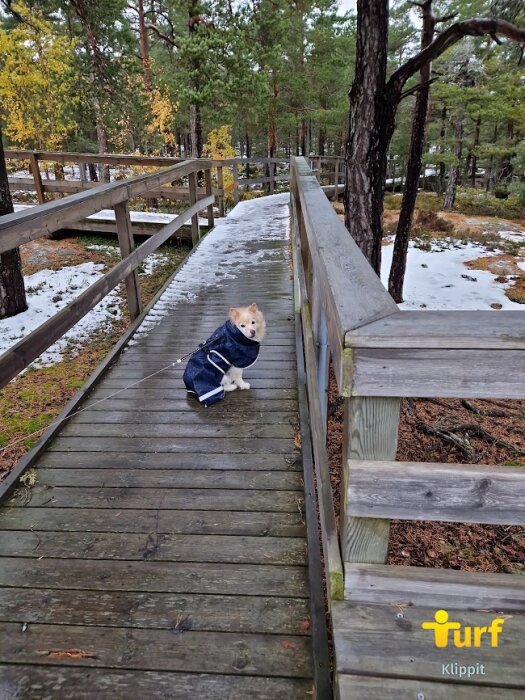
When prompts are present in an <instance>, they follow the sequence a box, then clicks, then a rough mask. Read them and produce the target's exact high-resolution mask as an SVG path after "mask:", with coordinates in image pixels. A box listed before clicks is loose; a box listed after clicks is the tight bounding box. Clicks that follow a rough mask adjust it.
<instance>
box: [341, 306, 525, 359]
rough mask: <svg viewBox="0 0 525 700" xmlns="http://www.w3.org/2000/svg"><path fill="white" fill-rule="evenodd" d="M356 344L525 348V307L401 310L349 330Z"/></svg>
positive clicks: (349, 340)
mask: <svg viewBox="0 0 525 700" xmlns="http://www.w3.org/2000/svg"><path fill="white" fill-rule="evenodd" d="M345 345H346V346H347V347H353V348H367V347H372V348H373V347H375V348H377V347H381V348H427V349H430V348H435V349H440V348H444V349H446V350H451V349H458V350H459V349H469V350H482V349H487V350H513V349H524V348H525V319H524V318H523V312H522V311H519V310H518V311H515V310H510V309H509V310H507V309H505V310H502V311H498V312H497V313H494V311H401V312H400V313H398V314H395V315H393V316H389V317H387V318H383V319H380V320H378V321H374V322H372V323H369V324H367V325H365V326H362V327H361V328H358V329H357V330H355V331H349V332H348V333H347V335H346V338H345Z"/></svg>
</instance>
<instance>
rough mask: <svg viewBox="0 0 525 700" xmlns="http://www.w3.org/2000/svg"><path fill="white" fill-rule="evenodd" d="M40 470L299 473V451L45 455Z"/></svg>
mask: <svg viewBox="0 0 525 700" xmlns="http://www.w3.org/2000/svg"><path fill="white" fill-rule="evenodd" d="M38 465H39V467H43V468H44V467H50V468H54V469H60V468H66V469H69V468H73V467H74V468H75V469H81V468H89V469H117V468H122V469H126V470H129V469H148V470H149V469H164V468H165V469H174V468H177V470H179V469H203V468H204V469H209V470H215V469H219V470H236V469H241V470H259V469H260V470H272V471H275V470H284V471H287V470H299V471H300V469H301V456H300V454H299V452H296V453H295V454H291V455H280V454H264V453H262V454H242V453H241V454H228V453H216V454H214V455H213V459H210V455H209V454H206V453H202V452H190V453H182V452H181V453H178V454H177V455H176V456H174V455H172V454H166V453H163V454H157V455H156V456H155V459H154V460H152V459H151V456H150V454H149V453H148V452H135V453H134V452H110V451H108V452H104V453H100V452H82V451H80V452H75V453H71V452H60V451H53V452H46V453H44V454H43V455H42V457H41V458H40V460H39V461H38Z"/></svg>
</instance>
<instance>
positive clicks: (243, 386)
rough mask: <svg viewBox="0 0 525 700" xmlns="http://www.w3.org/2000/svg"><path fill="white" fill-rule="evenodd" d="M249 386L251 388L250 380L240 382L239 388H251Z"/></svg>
mask: <svg viewBox="0 0 525 700" xmlns="http://www.w3.org/2000/svg"><path fill="white" fill-rule="evenodd" d="M249 388H250V383H249V382H239V389H249Z"/></svg>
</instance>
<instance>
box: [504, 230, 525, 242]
mask: <svg viewBox="0 0 525 700" xmlns="http://www.w3.org/2000/svg"><path fill="white" fill-rule="evenodd" d="M498 236H500V238H504V239H505V240H506V241H516V242H517V243H523V242H525V231H518V230H516V231H514V230H509V231H507V230H505V229H502V230H501V231H498Z"/></svg>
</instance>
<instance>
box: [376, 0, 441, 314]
mask: <svg viewBox="0 0 525 700" xmlns="http://www.w3.org/2000/svg"><path fill="white" fill-rule="evenodd" d="M421 10H422V12H423V29H422V33H421V48H422V49H424V48H425V47H427V46H428V45H429V44H430V43H431V42H432V39H433V37H434V27H435V19H434V16H433V14H432V0H425V2H423V3H422V5H421ZM431 74H432V64H431V63H430V62H429V63H427V64H426V65H424V66H423V67H422V68H421V70H420V71H419V75H420V84H421V86H422V87H420V88H419V90H418V92H417V95H416V104H415V105H414V114H413V117H412V135H411V139H410V155H409V157H408V166H407V171H406V180H405V187H404V190H403V201H402V203H401V211H400V213H399V222H398V225H397V232H396V239H395V242H394V253H393V257H392V267H391V268H390V277H389V280H388V291H389V292H390V294H391V295H392V297H393V298H394V301H396V302H397V303H398V304H399V303H401V302H402V301H403V283H404V281H405V271H406V264H407V254H408V241H409V238H410V230H411V228H412V219H413V216H414V209H415V207H416V199H417V191H418V187H419V177H420V175H421V158H422V156H423V145H424V143H425V127H426V122H427V110H428V96H429V92H430V85H429V80H430V77H431Z"/></svg>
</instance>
